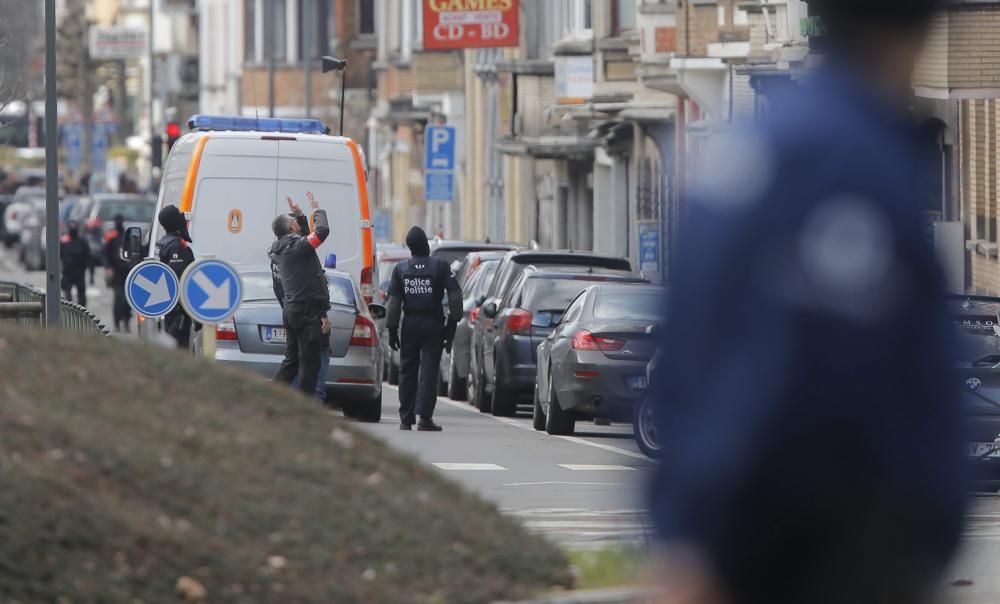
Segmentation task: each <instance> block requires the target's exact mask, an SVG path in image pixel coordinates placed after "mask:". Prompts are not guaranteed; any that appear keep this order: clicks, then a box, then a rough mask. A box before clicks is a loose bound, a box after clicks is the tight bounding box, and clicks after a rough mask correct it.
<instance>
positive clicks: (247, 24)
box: [243, 0, 260, 63]
mask: <svg viewBox="0 0 1000 604" xmlns="http://www.w3.org/2000/svg"><path fill="white" fill-rule="evenodd" d="M257 2H259V0H244V2H243V51H244V52H243V60H244V61H246V62H247V63H256V62H258V61H259V60H260V59H259V58H258V55H257Z"/></svg>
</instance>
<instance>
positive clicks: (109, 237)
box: [102, 214, 132, 332]
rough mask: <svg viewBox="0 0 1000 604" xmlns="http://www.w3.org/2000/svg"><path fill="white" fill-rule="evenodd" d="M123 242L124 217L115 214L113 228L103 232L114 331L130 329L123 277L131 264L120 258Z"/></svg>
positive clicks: (124, 277) (129, 314)
mask: <svg viewBox="0 0 1000 604" xmlns="http://www.w3.org/2000/svg"><path fill="white" fill-rule="evenodd" d="M124 243H125V217H124V216H122V215H121V214H117V215H115V228H114V229H112V230H110V231H108V232H107V233H105V234H104V248H103V249H102V256H103V257H104V271H105V277H106V280H107V283H108V287H110V288H111V290H112V291H113V292H114V308H113V310H112V312H113V315H114V320H115V331H121V330H122V328H124V329H125V331H126V332H129V331H131V327H130V326H129V322H130V321H131V320H132V307H131V306H129V305H128V300H127V299H126V297H125V279H126V278H128V273H129V270H131V268H132V266H131V264H129V263H128V262H127V261H125V260H122V246H123V245H124Z"/></svg>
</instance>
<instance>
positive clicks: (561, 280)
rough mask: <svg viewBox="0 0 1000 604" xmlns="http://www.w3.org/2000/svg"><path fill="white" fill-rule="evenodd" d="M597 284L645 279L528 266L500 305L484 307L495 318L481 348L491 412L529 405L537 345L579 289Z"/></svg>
mask: <svg viewBox="0 0 1000 604" xmlns="http://www.w3.org/2000/svg"><path fill="white" fill-rule="evenodd" d="M595 283H620V284H635V283H647V281H646V280H645V279H642V278H640V277H634V276H633V277H629V276H623V275H599V274H596V273H592V272H582V271H573V272H569V271H566V270H560V271H556V270H542V269H537V268H535V267H529V268H527V269H525V270H524V271H523V272H522V273H521V275H520V276H518V278H517V280H516V281H515V282H514V284H513V285H512V286H511V288H510V289H509V290H507V293H506V294H504V297H503V299H502V301H501V302H500V304H499V305H496V304H493V303H492V302H491V303H489V304H487V305H485V306H484V307H483V310H482V315H483V316H484V317H486V318H489V319H492V320H493V329H492V334H490V335H491V337H489V338H488V339H487V341H486V342H484V346H483V365H484V369H485V370H484V371H483V381H484V385H485V386H486V388H488V389H489V390H490V391H491V392H492V398H491V401H490V410H491V411H492V413H493V415H500V416H509V415H514V413H515V411H516V410H517V405H518V403H525V404H528V403H531V400H532V395H533V394H534V392H535V380H536V377H537V371H536V360H537V356H536V355H537V348H538V346H539V344H541V343H542V341H543V340H544V339H545V338H546V337H547V336H548V335H549V334H550V333H551V332H552V326H553V324H556V323H558V322H559V320H560V319H561V318H562V313H563V311H564V310H565V309H566V307H567V306H569V305H570V303H571V302H572V301H573V300H574V298H576V297H577V296H578V295H579V294H580V292H581V291H583V290H585V289H587V287H589V286H591V285H594V284H595Z"/></svg>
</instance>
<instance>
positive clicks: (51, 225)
mask: <svg viewBox="0 0 1000 604" xmlns="http://www.w3.org/2000/svg"><path fill="white" fill-rule="evenodd" d="M56 111H57V105H56V0H45V262H46V264H45V270H46V277H45V327H46V328H48V329H51V328H53V327H58V326H59V323H60V321H59V308H60V296H61V295H62V291H61V290H60V287H59V273H60V272H62V271H61V269H60V266H59V150H58V147H57V145H58V142H59V141H58V140H57V139H58V130H57V128H58V123H59V122H58V119H57V118H58V116H57V115H56Z"/></svg>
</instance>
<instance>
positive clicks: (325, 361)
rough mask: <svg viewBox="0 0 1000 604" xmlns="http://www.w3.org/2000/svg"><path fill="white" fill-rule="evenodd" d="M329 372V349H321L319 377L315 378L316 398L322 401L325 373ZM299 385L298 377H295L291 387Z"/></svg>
mask: <svg viewBox="0 0 1000 604" xmlns="http://www.w3.org/2000/svg"><path fill="white" fill-rule="evenodd" d="M329 372H330V351H329V349H325V350H323V356H321V357H320V362H319V378H317V379H316V400H318V401H319V402H321V403H323V402H326V374H327V373H329ZM298 387H299V378H298V376H296V377H295V381H293V382H292V388H298Z"/></svg>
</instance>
